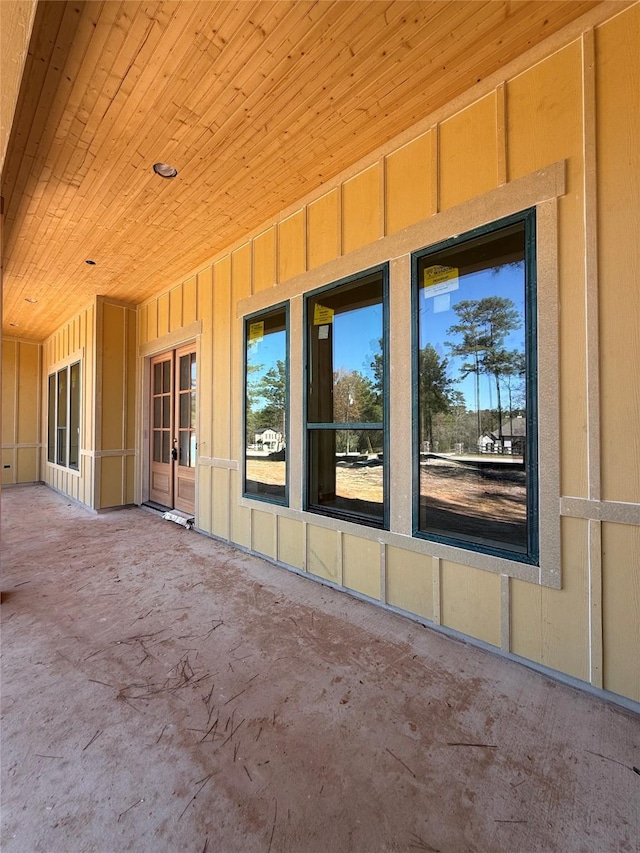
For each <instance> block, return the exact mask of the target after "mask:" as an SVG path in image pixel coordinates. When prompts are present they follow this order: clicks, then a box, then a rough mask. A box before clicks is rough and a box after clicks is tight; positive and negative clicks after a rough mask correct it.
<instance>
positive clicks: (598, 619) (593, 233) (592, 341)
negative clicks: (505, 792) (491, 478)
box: [582, 29, 604, 688]
mask: <svg viewBox="0 0 640 853" xmlns="http://www.w3.org/2000/svg"><path fill="white" fill-rule="evenodd" d="M595 54H596V52H595V33H594V31H593V29H590V30H587V31H586V32H584V33H583V34H582V139H583V158H584V168H583V175H584V187H583V190H584V192H583V211H584V280H585V323H586V329H585V333H586V359H587V365H586V368H587V370H586V373H587V377H586V379H587V466H588V469H587V474H588V494H589V498H590V499H591V500H593V501H599V500H600V499H601V496H602V483H601V468H600V465H601V447H600V338H599V318H598V298H599V294H598V218H597V217H598V210H597V203H598V196H597V148H596V58H595ZM588 554H589V680H590V682H591V684H592V685H593V686H594V687H600V688H602V687H603V685H604V672H603V663H604V648H603V622H602V618H603V614H602V523H601V522H600V521H594V520H591V521H589V547H588Z"/></svg>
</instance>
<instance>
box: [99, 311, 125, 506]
mask: <svg viewBox="0 0 640 853" xmlns="http://www.w3.org/2000/svg"><path fill="white" fill-rule="evenodd" d="M124 316H125V309H124V308H121V307H119V306H118V305H110V304H109V303H108V302H106V303H104V304H103V309H102V401H101V402H102V412H101V415H102V419H101V423H102V446H101V447H100V448H98V449H99V450H119V449H121V448H122V447H123V442H124V436H123V424H124V411H123V409H124V405H123V390H124V380H125V361H124V347H125V338H124ZM109 506H112V504H109Z"/></svg>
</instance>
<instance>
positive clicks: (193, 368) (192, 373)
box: [191, 352, 196, 391]
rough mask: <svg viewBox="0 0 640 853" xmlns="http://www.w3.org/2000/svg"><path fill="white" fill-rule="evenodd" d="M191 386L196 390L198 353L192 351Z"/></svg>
mask: <svg viewBox="0 0 640 853" xmlns="http://www.w3.org/2000/svg"><path fill="white" fill-rule="evenodd" d="M191 388H192V390H194V391H195V388H196V354H195V352H192V353H191Z"/></svg>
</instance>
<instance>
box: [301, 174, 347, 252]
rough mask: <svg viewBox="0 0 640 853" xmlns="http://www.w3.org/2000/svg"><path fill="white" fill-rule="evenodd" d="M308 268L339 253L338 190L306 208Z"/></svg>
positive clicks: (332, 191)
mask: <svg viewBox="0 0 640 853" xmlns="http://www.w3.org/2000/svg"><path fill="white" fill-rule="evenodd" d="M307 232H308V255H309V269H313V268H314V267H319V266H320V265H321V264H326V263H327V261H332V260H333V259H334V258H337V257H338V255H339V254H340V190H339V189H335V190H331V192H329V193H327V194H326V195H323V196H322V197H321V198H319V199H318V200H317V201H314V202H312V203H311V204H310V205H309V206H308V208H307Z"/></svg>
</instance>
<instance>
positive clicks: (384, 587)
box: [380, 542, 387, 604]
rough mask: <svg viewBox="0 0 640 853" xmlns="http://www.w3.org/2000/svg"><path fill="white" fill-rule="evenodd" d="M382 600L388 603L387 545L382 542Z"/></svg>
mask: <svg viewBox="0 0 640 853" xmlns="http://www.w3.org/2000/svg"><path fill="white" fill-rule="evenodd" d="M380 601H381V602H382V603H383V604H386V603H387V546H386V545H385V544H384V542H381V543H380Z"/></svg>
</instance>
